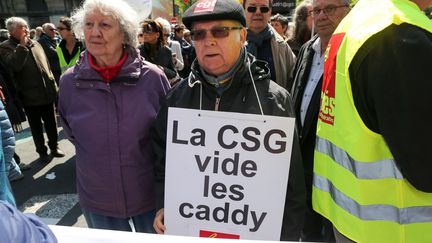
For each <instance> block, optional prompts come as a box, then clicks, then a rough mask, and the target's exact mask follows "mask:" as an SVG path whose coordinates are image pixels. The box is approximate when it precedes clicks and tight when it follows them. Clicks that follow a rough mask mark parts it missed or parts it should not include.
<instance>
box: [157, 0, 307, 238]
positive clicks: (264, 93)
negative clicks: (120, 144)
mask: <svg viewBox="0 0 432 243" xmlns="http://www.w3.org/2000/svg"><path fill="white" fill-rule="evenodd" d="M206 2H209V4H206ZM211 3H214V4H211ZM203 6H204V7H203ZM183 23H184V24H185V25H186V27H187V28H188V29H190V30H191V36H192V40H193V43H194V46H195V50H196V54H197V58H196V60H195V61H194V62H193V63H192V66H191V69H192V71H191V73H190V75H189V77H188V78H186V79H184V80H182V81H180V83H179V84H178V85H177V86H176V87H174V89H172V90H171V91H170V92H169V94H168V95H167V97H166V100H165V102H164V104H163V105H162V107H161V109H160V111H159V114H158V116H157V119H156V121H155V123H154V125H153V130H152V141H153V144H154V148H155V154H156V155H157V160H156V164H155V170H156V171H155V172H156V180H157V183H156V184H157V186H159V187H158V188H157V189H156V191H157V192H158V194H159V195H160V196H159V199H160V200H159V201H160V202H161V201H163V192H162V191H163V182H164V172H165V152H166V135H167V131H166V129H167V116H168V107H180V108H190V109H202V110H214V111H225V112H240V113H250V114H264V115H273V116H281V117H293V116H294V112H293V109H292V105H291V97H290V96H289V93H288V92H287V91H286V90H285V89H284V88H282V87H281V86H279V85H278V84H276V83H275V82H273V81H272V80H271V79H270V70H269V68H268V67H267V65H266V63H265V62H263V61H259V60H257V59H256V58H255V57H254V56H252V55H251V54H248V53H247V51H246V48H245V42H246V35H247V32H246V28H245V26H246V18H245V12H244V10H243V8H242V6H241V5H240V4H239V3H238V2H237V1H235V0H217V1H212V0H201V1H198V2H197V3H195V4H194V5H192V6H191V7H190V8H189V9H187V10H186V11H185V13H184V15H183ZM293 144H294V145H293V152H292V157H291V158H287V162H288V161H289V159H291V166H290V172H289V174H290V175H289V181H288V189H287V196H286V200H285V212H284V218H283V225H282V234H281V239H282V240H298V239H299V236H300V230H301V228H302V226H303V221H304V213H305V184H304V176H303V166H302V162H301V156H300V152H299V146H298V138H297V135H295V137H294V143H293ZM269 190H271V188H269ZM275 193H277V192H275ZM268 200H272V199H271V198H268ZM160 204H162V203H160ZM159 206H160V207H159V208H162V209H160V210H159V211H158V213H157V215H156V218H155V221H154V225H153V226H154V228H155V230H156V232H158V233H160V234H162V233H164V231H165V226H164V224H163V217H164V211H163V205H159Z"/></svg>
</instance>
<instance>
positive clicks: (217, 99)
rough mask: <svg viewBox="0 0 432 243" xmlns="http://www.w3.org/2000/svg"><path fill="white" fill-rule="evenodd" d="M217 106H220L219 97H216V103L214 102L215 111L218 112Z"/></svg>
mask: <svg viewBox="0 0 432 243" xmlns="http://www.w3.org/2000/svg"><path fill="white" fill-rule="evenodd" d="M219 105H220V97H216V102H215V108H214V110H215V111H219Z"/></svg>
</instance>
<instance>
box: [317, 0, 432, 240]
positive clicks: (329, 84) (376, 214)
mask: <svg viewBox="0 0 432 243" xmlns="http://www.w3.org/2000/svg"><path fill="white" fill-rule="evenodd" d="M402 23H408V24H411V25H414V26H418V27H420V28H422V29H424V30H426V31H428V32H431V33H432V21H431V20H429V19H428V18H427V17H426V16H425V15H424V14H423V12H422V11H421V10H420V9H419V8H418V6H417V5H416V4H414V3H413V2H411V1H409V0H360V1H359V2H358V3H357V5H356V6H355V7H354V8H353V9H352V10H351V12H350V13H349V14H348V15H347V16H346V17H345V19H344V20H343V21H342V22H341V23H340V24H339V26H338V28H337V29H336V31H335V32H334V34H333V36H332V38H331V40H330V43H329V46H328V48H327V51H326V55H325V58H326V63H325V71H324V80H323V88H322V93H321V108H320V114H319V119H318V128H317V140H316V148H315V158H314V183H313V200H312V201H313V207H314V209H315V210H316V211H317V212H318V213H320V214H321V215H323V216H324V217H326V218H327V219H329V220H330V221H331V222H332V223H333V225H334V226H335V227H336V228H337V230H338V231H339V232H341V233H342V234H343V235H345V236H346V237H348V238H350V239H351V240H353V241H356V242H392V243H393V242H432V193H425V192H422V191H419V190H417V189H416V188H414V187H413V186H412V185H411V184H410V183H409V182H408V181H407V180H406V179H405V178H404V177H403V175H402V174H401V172H400V170H399V169H398V167H397V166H396V163H395V161H394V158H393V156H392V153H391V152H390V150H389V148H388V146H387V144H386V142H385V141H384V139H383V137H382V136H381V135H380V134H377V133H375V132H373V131H371V130H370V129H368V128H367V127H366V125H365V124H364V123H363V121H362V120H361V118H360V116H359V114H358V112H357V110H356V107H355V104H354V100H353V96H352V90H351V81H350V77H349V66H350V64H351V61H352V60H353V58H354V56H355V54H356V53H357V52H358V50H359V49H360V48H361V47H362V45H363V44H364V43H365V42H366V41H367V40H368V39H369V38H370V37H371V36H373V35H374V34H376V33H378V32H380V31H382V30H384V29H385V28H386V27H388V26H390V25H392V24H396V25H400V24H402ZM407 82H409V80H407ZM424 152H427V151H424ZM431 176H432V175H431Z"/></svg>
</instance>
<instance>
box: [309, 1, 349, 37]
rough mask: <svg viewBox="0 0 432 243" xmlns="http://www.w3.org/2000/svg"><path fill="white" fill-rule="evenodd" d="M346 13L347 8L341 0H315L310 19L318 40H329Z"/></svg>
mask: <svg viewBox="0 0 432 243" xmlns="http://www.w3.org/2000/svg"><path fill="white" fill-rule="evenodd" d="M348 12H349V6H348V5H347V4H346V3H345V2H344V1H342V0H315V1H314V2H313V6H312V17H313V20H314V24H315V31H316V33H317V34H318V35H319V36H320V38H330V37H331V35H332V34H333V32H334V31H335V30H336V27H337V26H338V25H339V23H340V22H341V21H342V19H343V18H344V17H345V16H346V15H347V14H348Z"/></svg>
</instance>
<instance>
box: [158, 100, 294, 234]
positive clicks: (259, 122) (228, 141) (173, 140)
mask: <svg viewBox="0 0 432 243" xmlns="http://www.w3.org/2000/svg"><path fill="white" fill-rule="evenodd" d="M293 133H294V119H293V118H286V117H275V116H262V115H253V114H241V113H231V112H215V111H202V110H192V109H181V108H169V113H168V124H167V154H166V172H165V226H166V232H165V233H166V234H173V235H184V236H187V235H188V236H201V237H214V238H232V239H254V240H279V238H280V233H281V225H282V217H283V212H284V204H285V195H286V190H287V183H288V174H289V167H290V158H291V149H292V140H293Z"/></svg>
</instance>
